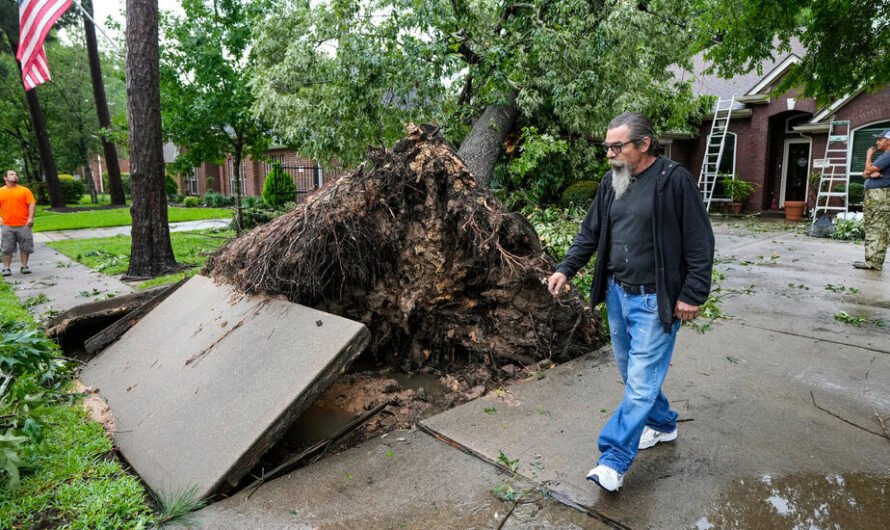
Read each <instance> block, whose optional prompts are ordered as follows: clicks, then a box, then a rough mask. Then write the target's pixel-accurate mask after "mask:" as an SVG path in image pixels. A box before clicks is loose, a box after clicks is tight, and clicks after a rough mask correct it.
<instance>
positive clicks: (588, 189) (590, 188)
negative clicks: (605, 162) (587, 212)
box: [560, 180, 600, 208]
mask: <svg viewBox="0 0 890 530" xmlns="http://www.w3.org/2000/svg"><path fill="white" fill-rule="evenodd" d="M599 186H600V183H599V182H598V181H596V180H579V181H577V182H575V183H574V184H572V185H571V186H569V187H568V188H566V189H565V190H563V192H562V195H561V196H560V203H561V204H562V205H563V206H564V207H565V208H572V207H575V206H580V207H582V208H588V207H590V203H592V202H593V199H594V197H596V190H597V189H599Z"/></svg>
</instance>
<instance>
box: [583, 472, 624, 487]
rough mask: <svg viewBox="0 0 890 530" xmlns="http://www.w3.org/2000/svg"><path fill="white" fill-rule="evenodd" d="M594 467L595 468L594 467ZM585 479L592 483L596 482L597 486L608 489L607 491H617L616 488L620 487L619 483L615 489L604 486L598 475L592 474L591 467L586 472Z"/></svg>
mask: <svg viewBox="0 0 890 530" xmlns="http://www.w3.org/2000/svg"><path fill="white" fill-rule="evenodd" d="M594 469H596V468H594ZM587 480H589V481H591V482H593V483H594V484H596V485H597V486H599V487H600V488H602V489H603V490H605V491H608V492H609V493H618V490H619V489H621V485H620V484H619V485H618V487H616V488H615V489H611V488H607V487H606V486H604V485H603V484H602V482H600V477H599V475H594V474H593V469H591V470H590V471H588V472H587Z"/></svg>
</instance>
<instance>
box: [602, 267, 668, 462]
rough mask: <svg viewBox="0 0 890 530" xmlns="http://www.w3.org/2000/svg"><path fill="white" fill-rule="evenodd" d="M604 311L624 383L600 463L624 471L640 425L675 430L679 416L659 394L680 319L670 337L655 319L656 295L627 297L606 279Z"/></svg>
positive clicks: (604, 435) (634, 450)
mask: <svg viewBox="0 0 890 530" xmlns="http://www.w3.org/2000/svg"><path fill="white" fill-rule="evenodd" d="M606 310H607V311H608V314H609V328H610V330H611V333H612V349H613V350H614V352H615V361H616V362H617V363H618V370H619V371H620V372H621V380H622V381H624V400H623V401H622V402H621V405H619V406H618V409H617V410H615V413H614V414H613V415H612V417H611V418H610V419H609V422H608V423H606V426H605V427H603V430H602V431H600V435H599V450H600V452H601V453H602V455H601V456H600V458H599V461H598V463H599V464H604V465H606V466H609V467H611V468H612V469H614V470H616V471H618V472H619V473H625V472H627V469H628V468H629V467H630V465H631V464H632V463H633V461H634V458H635V457H636V456H637V446H638V445H639V443H640V436H641V435H642V434H643V427H644V426H646V425H648V426H649V427H651V428H653V429H655V430H656V431H659V432H670V431H673V430H674V429H675V428H676V427H677V413H676V412H674V411H672V410H671V407H670V404H669V403H668V400H667V398H666V397H665V395H664V392H662V391H661V385H662V383H664V377H665V375H667V371H668V367H669V366H670V363H671V354H672V353H673V351H674V341H675V339H676V337H677V330H678V329H679V328H680V321H679V320H678V321H676V322H674V324H673V326H672V327H671V332H670V333H665V331H664V326H663V324H662V323H661V321H660V320H659V319H658V303H657V301H656V295H655V294H638V295H635V294H628V293H627V292H625V291H624V289H622V288H621V286H619V285H617V284H616V283H615V281H614V280H613V278H612V277H611V276H610V277H609V281H608V285H607V288H606Z"/></svg>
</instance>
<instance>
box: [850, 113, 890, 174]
mask: <svg viewBox="0 0 890 530" xmlns="http://www.w3.org/2000/svg"><path fill="white" fill-rule="evenodd" d="M887 129H890V121H885V122H880V123H872V124H871V125H866V126H865V127H862V128H860V129H857V130H855V131H853V149H852V151H851V153H850V182H858V183H860V184H861V183H863V182H864V180H865V179H863V178H862V172H863V171H865V152H866V151H868V148H869V147H872V146H874V145H875V135H877V134H880V133H882V132H884V131H886V130H887ZM879 154H880V153H875V155H873V156H872V161H874V159H876V158H877V157H878V156H879Z"/></svg>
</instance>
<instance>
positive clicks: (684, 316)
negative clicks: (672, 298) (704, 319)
mask: <svg viewBox="0 0 890 530" xmlns="http://www.w3.org/2000/svg"><path fill="white" fill-rule="evenodd" d="M698 309H699V306H697V305H689V304H687V303H686V302H681V301H680V300H677V307H676V308H675V309H674V316H675V317H677V318H679V319H680V320H681V321H682V322H689V321H690V320H695V317H697V316H698Z"/></svg>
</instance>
